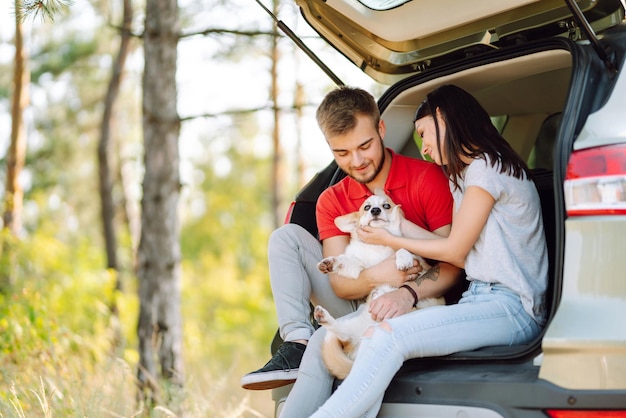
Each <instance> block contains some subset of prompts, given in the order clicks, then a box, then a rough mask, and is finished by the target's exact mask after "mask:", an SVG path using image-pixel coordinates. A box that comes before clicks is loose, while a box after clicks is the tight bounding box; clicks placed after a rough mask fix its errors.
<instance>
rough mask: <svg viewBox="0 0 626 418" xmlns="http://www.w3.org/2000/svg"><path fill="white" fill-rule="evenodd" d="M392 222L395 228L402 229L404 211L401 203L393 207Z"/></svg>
mask: <svg viewBox="0 0 626 418" xmlns="http://www.w3.org/2000/svg"><path fill="white" fill-rule="evenodd" d="M389 219H390V221H391V224H392V225H393V227H394V228H396V229H398V230H400V222H401V221H402V219H404V211H403V210H402V208H401V207H400V205H395V206H394V207H393V209H391V215H390V216H389Z"/></svg>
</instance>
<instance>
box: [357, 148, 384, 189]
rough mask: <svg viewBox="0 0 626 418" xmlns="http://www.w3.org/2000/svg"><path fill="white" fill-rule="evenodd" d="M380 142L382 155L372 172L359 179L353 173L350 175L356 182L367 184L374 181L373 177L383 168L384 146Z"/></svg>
mask: <svg viewBox="0 0 626 418" xmlns="http://www.w3.org/2000/svg"><path fill="white" fill-rule="evenodd" d="M380 142H381V146H382V148H383V152H382V155H381V156H380V161H379V162H378V165H375V169H374V172H373V173H372V174H371V175H370V176H367V177H365V178H362V179H359V178H357V177H354V176H353V175H350V177H352V178H353V179H354V180H356V181H357V182H359V183H361V184H368V183H371V182H372V181H374V179H375V178H376V177H377V176H378V175H379V174H380V172H381V170H382V169H383V165H384V164H385V153H386V150H385V147H384V145H383V144H382V140H381V141H380Z"/></svg>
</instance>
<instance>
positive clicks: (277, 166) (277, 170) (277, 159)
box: [270, 0, 284, 228]
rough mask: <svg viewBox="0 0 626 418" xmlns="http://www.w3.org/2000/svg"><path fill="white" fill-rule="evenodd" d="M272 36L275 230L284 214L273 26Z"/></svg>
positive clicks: (276, 8) (277, 1)
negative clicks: (281, 191) (282, 210)
mask: <svg viewBox="0 0 626 418" xmlns="http://www.w3.org/2000/svg"><path fill="white" fill-rule="evenodd" d="M278 5H279V0H274V1H273V12H272V13H274V15H275V16H276V15H277V14H278ZM273 35H274V36H272V68H271V77H272V86H271V92H270V96H271V100H272V105H273V115H274V130H273V132H272V144H273V147H274V155H273V160H272V213H273V214H274V227H275V228H277V227H278V226H279V225H280V224H281V223H282V220H283V217H284V213H281V209H282V206H281V202H282V196H281V193H280V190H281V184H280V182H281V179H282V178H283V149H282V147H281V145H280V109H279V106H278V93H279V88H278V61H279V59H280V54H279V51H278V38H279V36H278V29H277V28H276V26H274V29H273Z"/></svg>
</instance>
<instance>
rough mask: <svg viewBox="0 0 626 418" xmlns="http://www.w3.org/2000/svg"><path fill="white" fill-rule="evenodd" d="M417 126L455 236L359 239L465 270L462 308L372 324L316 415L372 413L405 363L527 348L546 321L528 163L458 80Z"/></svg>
mask: <svg viewBox="0 0 626 418" xmlns="http://www.w3.org/2000/svg"><path fill="white" fill-rule="evenodd" d="M414 122H415V129H416V131H417V133H418V134H419V135H420V136H421V137H422V141H423V144H422V153H423V154H424V155H429V156H430V157H431V158H432V159H433V161H435V162H436V163H437V164H438V165H440V166H442V167H443V170H444V172H445V173H446V174H447V176H448V178H449V180H450V190H451V191H452V194H453V197H454V217H453V222H452V229H451V231H450V235H449V236H448V237H447V238H442V237H439V236H436V235H434V234H432V233H430V232H428V231H425V230H422V229H419V228H417V227H415V226H413V227H410V228H408V227H407V228H405V229H406V230H404V231H403V232H404V233H405V234H406V236H408V237H410V238H403V237H395V236H392V235H391V234H389V233H387V232H386V231H384V230H382V229H378V228H369V227H363V228H362V230H360V231H359V235H360V237H361V238H362V239H363V240H365V241H366V242H369V243H372V244H383V245H389V246H391V247H393V248H395V249H398V248H406V249H407V250H409V251H411V252H414V253H416V254H419V255H421V256H423V257H427V258H432V259H436V260H441V261H445V262H448V263H451V264H454V265H456V266H458V267H461V268H464V269H465V272H466V274H467V280H468V281H469V282H470V283H469V288H468V290H467V291H466V292H465V293H464V294H463V296H462V298H461V300H460V301H459V303H458V304H456V305H449V306H438V307H432V308H428V309H423V310H418V311H413V312H411V313H409V314H406V315H403V316H399V317H396V318H392V319H388V320H386V321H383V322H381V323H380V324H379V325H378V326H376V327H373V328H371V329H370V330H368V331H367V332H366V334H365V336H364V337H363V341H362V343H361V347H360V349H359V352H358V355H357V358H356V361H355V363H354V366H353V368H352V371H351V373H350V375H349V376H348V377H347V378H346V380H345V381H344V382H343V383H342V384H341V385H340V386H339V388H338V389H337V391H336V392H335V393H334V394H333V395H332V396H331V397H330V398H329V399H328V400H327V401H326V403H325V404H324V405H322V407H320V409H319V410H318V411H317V412H316V413H315V414H314V415H313V417H316V418H318V417H361V416H372V417H373V416H376V413H377V412H378V410H379V409H380V405H381V403H382V399H383V395H384V392H385V389H386V388H387V386H388V385H389V382H390V381H391V379H392V378H393V376H394V375H395V374H396V372H397V371H398V369H399V368H400V367H401V366H402V363H403V362H404V361H405V360H408V359H410V358H417V357H430V356H442V355H447V354H451V353H454V352H458V351H465V350H474V349H477V348H480V347H485V346H493V345H514V344H524V343H527V342H529V341H531V340H532V339H534V338H535V337H536V336H537V335H538V334H539V333H540V332H541V330H542V328H543V326H544V323H545V305H544V293H545V288H546V283H547V274H548V273H547V272H548V258H547V252H546V244H545V238H544V232H543V223H542V219H541V206H540V201H539V196H538V194H537V191H536V189H535V186H534V183H533V182H532V181H530V179H529V172H528V168H527V166H526V164H525V163H524V162H523V161H522V160H521V159H520V158H519V156H518V155H517V154H516V153H515V151H513V149H512V148H511V147H510V146H509V145H508V143H507V142H506V141H505V140H504V139H503V138H502V137H501V136H500V134H499V133H498V131H497V130H496V128H495V127H494V126H493V124H492V123H491V120H490V119H489V115H488V114H487V112H486V111H485V110H484V109H483V108H482V106H481V105H480V104H479V103H478V101H477V100H476V99H474V97H472V96H471V95H470V94H469V93H467V92H466V91H464V90H462V89H461V88H459V87H457V86H453V85H444V86H441V87H439V88H437V89H436V90H434V91H433V92H431V93H430V94H428V96H427V97H426V100H425V101H424V102H423V103H422V104H421V105H420V106H419V108H418V109H417V113H416V115H415V121H414Z"/></svg>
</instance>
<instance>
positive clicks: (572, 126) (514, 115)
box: [273, 0, 626, 418]
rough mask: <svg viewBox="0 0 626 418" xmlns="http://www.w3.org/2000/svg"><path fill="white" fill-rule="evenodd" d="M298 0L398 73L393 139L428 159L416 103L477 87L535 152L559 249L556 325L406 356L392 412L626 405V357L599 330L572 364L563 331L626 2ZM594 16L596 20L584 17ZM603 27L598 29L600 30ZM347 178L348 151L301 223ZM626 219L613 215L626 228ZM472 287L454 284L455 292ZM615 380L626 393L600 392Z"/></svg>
mask: <svg viewBox="0 0 626 418" xmlns="http://www.w3.org/2000/svg"><path fill="white" fill-rule="evenodd" d="M295 1H296V3H297V4H298V5H299V6H300V7H301V11H302V14H303V16H304V18H305V19H306V20H307V22H309V24H310V25H311V26H312V27H313V28H314V29H315V30H316V31H317V32H318V33H319V34H320V35H321V36H322V37H324V38H325V39H326V40H328V41H329V43H331V44H332V45H333V46H334V47H335V48H337V50H338V51H340V52H341V53H342V54H344V55H345V56H346V57H348V59H350V60H351V61H352V62H354V63H355V65H357V66H358V67H360V68H361V69H362V70H363V71H364V72H365V73H367V74H368V75H370V76H371V77H372V78H373V79H375V80H377V81H379V82H382V83H387V84H390V87H389V88H388V89H387V90H386V91H385V93H384V94H383V95H382V96H381V97H380V98H379V101H378V102H379V107H380V109H381V112H382V117H383V119H384V120H385V123H386V127H387V132H386V136H385V139H384V141H385V144H386V145H387V146H389V147H391V148H393V149H394V150H395V151H396V152H399V153H402V154H405V155H409V156H414V157H417V158H422V156H421V154H420V149H419V146H418V143H419V138H416V137H415V133H414V129H413V126H412V124H411V120H412V117H413V115H414V113H415V109H416V108H417V106H418V105H419V104H420V103H421V102H422V101H423V100H424V98H425V97H426V94H427V93H429V92H430V91H432V90H433V89H434V88H436V87H437V86H440V85H442V84H456V85H458V86H459V87H461V88H463V89H465V90H467V91H468V92H469V93H471V94H472V95H474V96H475V97H476V98H477V100H478V101H479V102H480V103H481V104H482V105H483V107H484V108H485V109H486V110H487V112H488V113H489V114H490V116H491V117H492V120H493V122H494V124H495V125H496V126H497V127H498V128H499V129H500V131H501V133H502V136H503V137H504V138H505V139H506V140H507V141H508V142H509V143H510V144H511V145H512V147H513V148H514V149H515V150H516V151H517V153H518V154H519V155H520V156H521V157H522V158H523V159H525V160H526V161H527V163H528V165H529V167H530V168H531V169H532V171H533V173H534V181H535V184H536V186H537V190H538V192H539V196H540V198H541V204H542V215H543V222H544V227H545V234H546V242H547V244H548V256H549V260H550V268H549V288H548V294H547V300H548V304H549V323H548V326H547V327H546V330H545V331H544V333H542V334H541V335H540V336H538V337H537V338H536V339H535V340H534V341H532V342H531V343H529V344H526V345H519V346H498V347H485V348H482V349H479V350H475V351H471V352H461V353H456V354H453V355H449V356H445V357H437V358H424V359H412V360H409V361H407V362H405V364H404V366H403V367H402V369H401V370H400V371H399V372H398V374H397V375H396V377H395V378H394V380H393V381H392V383H391V385H390V386H389V388H388V390H387V392H386V394H385V398H384V402H383V407H382V409H381V411H380V413H379V416H394V417H409V416H433V417H444V416H458V415H457V414H459V413H463V414H465V415H463V416H468V417H481V418H482V417H503V416H504V417H508V416H520V417H521V416H523V417H545V416H546V414H545V413H544V411H545V410H547V409H555V410H567V409H570V410H576V411H580V410H591V409H598V410H599V409H607V408H609V409H610V408H614V407H618V408H621V409H622V411H626V379H625V378H619V377H616V375H620V376H621V375H622V374H626V368H625V367H626V366H624V364H626V363H624V361H623V358H624V357H623V355H621V354H615V355H613V356H611V355H608V354H607V355H605V354H604V353H602V352H592V351H588V352H587V351H585V350H586V348H585V349H581V348H580V347H582V346H583V345H584V344H586V341H583V342H582V343H580V342H575V344H579V343H580V344H579V345H572V347H574V346H575V347H576V348H575V350H581V351H580V354H577V355H578V358H577V361H578V362H574V363H571V364H574V365H576V366H573V367H571V368H569V369H568V367H566V366H564V365H567V364H570V363H567V361H564V360H563V358H564V355H563V353H564V352H566V351H567V350H568V346H567V345H566V344H564V343H563V341H564V339H563V338H562V336H561V334H559V331H558V330H560V329H561V327H562V323H563V321H562V320H561V321H559V323H557V324H555V325H553V328H552V330H551V329H550V326H551V324H550V323H551V322H553V320H554V318H555V314H556V313H557V311H558V308H559V304H561V302H562V297H563V293H564V282H565V283H566V282H567V280H570V281H572V280H573V278H572V277H570V278H567V280H566V277H565V270H566V268H565V265H566V264H567V263H566V251H565V250H566V242H567V233H566V229H567V228H566V226H567V218H568V216H567V213H566V205H565V196H564V182H565V180H566V174H567V173H566V172H567V165H568V161H569V159H570V156H571V154H572V150H573V149H575V148H576V144H575V141H576V139H577V138H578V137H579V135H580V134H581V132H584V129H585V126H586V124H587V123H588V119H589V116H590V115H592V114H594V113H595V112H598V111H599V110H601V109H603V107H604V106H606V105H607V102H608V101H609V99H610V98H611V97H612V95H613V97H616V96H617V97H624V93H626V90H623V89H624V88H626V75H624V74H623V72H622V74H619V76H618V69H620V68H622V67H623V66H624V56H625V49H626V25H624V24H622V23H621V22H622V21H623V19H624V10H623V6H622V3H621V2H620V1H617V0H601V1H600V0H599V1H587V0H583V1H578V2H576V5H577V6H578V8H580V12H581V14H582V18H583V22H582V23H581V21H580V17H578V18H577V17H575V16H574V15H575V11H573V10H572V8H571V7H569V6H568V5H567V4H566V3H565V2H564V1H562V0H558V1H551V0H540V1H502V2H491V1H487V0H485V1H477V2H472V3H467V2H460V1H454V0H446V1H439V2H432V1H431V2H427V1H422V0H411V1H404V0H387V1H374V0H361V1H357V0H327V1H322V0H295ZM464 5H465V7H463V6H464ZM585 23H587V24H588V25H589V27H588V28H587V29H583V28H582V27H581V26H582V25H583V24H585ZM596 35H597V38H598V39H600V41H598V39H595V37H596ZM589 37H594V40H589V41H587V40H586V39H588V38H589ZM598 42H600V43H598ZM599 49H600V51H599ZM620 80H621V81H620ZM620 83H621V84H620ZM348 84H349V83H348ZM619 89H622V90H619ZM616 90H619V91H618V93H616ZM620 92H621V93H620ZM612 106H613V109H612V110H611V111H612V112H616V108H615V107H614V105H612ZM618 108H619V106H618ZM617 111H618V112H619V110H617ZM623 115H626V114H623ZM616 126H617V125H616ZM614 131H615V133H614V136H615V138H613V139H611V140H610V141H613V142H624V141H625V140H624V136H626V134H624V133H623V132H624V131H623V130H622V131H620V128H619V126H618V127H616V128H615V130H614ZM619 132H622V133H619ZM343 176H344V173H342V172H341V171H340V170H338V169H337V166H336V165H335V164H334V162H331V163H330V164H329V165H328V167H327V168H326V169H324V170H322V171H320V173H318V175H317V176H316V177H315V178H313V179H312V180H311V182H310V183H309V184H308V185H307V186H305V187H304V188H303V189H302V190H301V191H300V193H299V194H298V195H297V196H296V199H295V204H294V205H293V207H292V212H291V214H290V222H293V223H298V224H300V225H302V226H303V227H305V228H306V229H307V230H308V231H309V232H311V234H313V235H317V228H316V224H315V202H316V201H317V198H318V196H319V194H320V193H321V192H322V191H323V190H324V189H325V188H326V187H328V186H329V185H331V184H334V183H336V182H337V181H339V180H341V178H343ZM624 224H625V223H623V222H622V223H615V222H614V223H612V224H611V225H612V226H613V227H615V228H618V230H619V231H624V233H626V227H625V226H624ZM611 242H614V241H611ZM570 245H571V244H570ZM603 245H608V244H603ZM611 262H612V263H614V264H619V265H621V266H622V268H618V270H613V269H614V267H611V268H610V269H608V268H607V270H603V273H602V274H603V275H606V276H611V275H612V276H611V277H613V276H615V274H614V273H613V272H614V271H621V272H622V273H623V270H624V269H626V261H624V257H613V258H612V259H611ZM602 274H601V275H600V276H602ZM601 279H602V277H599V278H598V279H597V280H601ZM594 280H596V279H594ZM613 280H617V278H615V277H613ZM594 283H595V282H594ZM620 283H621V282H620ZM620 286H622V287H619V289H622V288H623V285H620ZM615 288H616V289H617V287H615ZM461 290H462V289H461ZM620 291H621V290H620ZM459 294H460V293H458V294H454V295H449V296H450V297H449V302H450V303H454V302H455V300H456V298H458V296H459ZM604 319H605V321H606V324H603V326H605V327H606V328H603V329H605V331H604V334H603V338H605V339H606V340H607V341H608V340H609V339H610V338H614V339H615V341H616V342H617V344H618V345H614V346H612V347H616V346H619V344H620V343H621V344H623V342H624V341H623V338H622V337H620V335H623V331H621V332H622V334H620V333H619V331H616V330H617V329H623V325H618V324H617V322H616V321H617V319H616V318H604ZM620 321H621V320H620ZM620 327H621V328H620ZM550 332H552V336H551V335H549V334H550ZM607 336H608V337H607ZM611 336H614V337H611ZM576 338H579V337H576ZM572 341H573V340H572ZM603 341H604V340H603ZM276 343H277V341H275V344H274V347H276ZM607 344H613V341H611V342H607ZM563 350H565V351H563ZM589 353H591V356H592V357H589ZM616 353H617V352H616ZM586 356H587V357H586ZM591 358H592V359H591ZM588 359H591V360H588ZM602 361H607V362H608V363H607V364H612V365H613V367H616V369H615V370H616V372H613V371H611V370H610V369H609V368H605V369H606V370H605V371H604V372H600V373H598V375H597V376H596V374H594V373H595V372H596V371H597V369H599V368H602V366H601V363H602ZM620 365H621V366H620ZM577 367H580V369H578V368H577ZM620 371H621V372H623V373H621V372H620ZM603 373H604V374H603ZM587 376H589V378H590V379H591V380H593V383H592V382H587V381H586V377H587ZM591 376H593V377H591ZM602 379H605V381H602ZM607 382H609V383H607ZM608 387H611V388H612V389H613V390H603V391H598V390H597V389H598V388H608ZM585 388H596V390H585ZM288 391H289V387H288V386H287V387H284V388H280V389H277V390H274V393H273V396H274V399H275V400H276V404H277V412H279V410H280V405H281V403H282V402H283V401H284V399H285V396H286V394H287V393H288ZM461 411H462V412H461ZM624 413H626V412H624ZM565 416H567V415H565ZM616 416H618V415H616ZM619 416H623V415H619Z"/></svg>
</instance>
